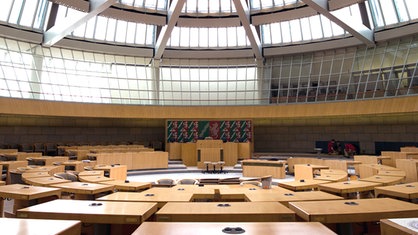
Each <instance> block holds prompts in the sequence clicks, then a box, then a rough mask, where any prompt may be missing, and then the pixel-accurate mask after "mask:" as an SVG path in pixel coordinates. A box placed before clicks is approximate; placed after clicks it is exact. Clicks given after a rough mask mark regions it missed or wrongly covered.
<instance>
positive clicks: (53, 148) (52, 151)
mask: <svg viewBox="0 0 418 235" xmlns="http://www.w3.org/2000/svg"><path fill="white" fill-rule="evenodd" d="M45 155H47V156H57V155H58V147H57V144H54V143H46V144H45Z"/></svg>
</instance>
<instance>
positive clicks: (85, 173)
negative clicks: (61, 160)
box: [78, 171, 104, 177]
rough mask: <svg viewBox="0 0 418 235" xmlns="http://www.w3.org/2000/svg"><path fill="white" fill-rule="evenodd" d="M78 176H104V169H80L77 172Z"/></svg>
mask: <svg viewBox="0 0 418 235" xmlns="http://www.w3.org/2000/svg"><path fill="white" fill-rule="evenodd" d="M78 176H79V177H84V176H104V171H82V172H80V173H78Z"/></svg>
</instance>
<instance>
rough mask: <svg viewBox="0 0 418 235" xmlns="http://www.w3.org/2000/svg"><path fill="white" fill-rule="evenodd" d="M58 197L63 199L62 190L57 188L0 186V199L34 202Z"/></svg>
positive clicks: (20, 185) (19, 185)
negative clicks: (33, 200)
mask: <svg viewBox="0 0 418 235" xmlns="http://www.w3.org/2000/svg"><path fill="white" fill-rule="evenodd" d="M54 195H56V196H57V197H58V198H59V197H61V190H60V189H57V188H49V187H40V186H29V185H24V184H8V185H3V186H0V198H13V199H20V200H32V199H38V198H44V197H49V196H54Z"/></svg>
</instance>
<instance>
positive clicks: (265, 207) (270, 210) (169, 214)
mask: <svg viewBox="0 0 418 235" xmlns="http://www.w3.org/2000/svg"><path fill="white" fill-rule="evenodd" d="M155 215H156V219H157V221H162V222H279V221H285V222H292V221H295V213H294V212H293V211H291V210H290V209H289V208H287V207H285V206H284V205H282V204H280V203H278V202H227V203H226V202H168V203H167V204H165V205H164V206H163V207H162V208H161V209H160V210H159V211H158V212H157V213H156V214H155Z"/></svg>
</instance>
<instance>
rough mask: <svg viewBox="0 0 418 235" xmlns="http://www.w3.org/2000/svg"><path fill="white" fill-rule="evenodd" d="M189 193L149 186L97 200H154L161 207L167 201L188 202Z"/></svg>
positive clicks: (191, 195)
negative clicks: (139, 190) (145, 188)
mask: <svg viewBox="0 0 418 235" xmlns="http://www.w3.org/2000/svg"><path fill="white" fill-rule="evenodd" d="M192 197H193V194H191V193H174V194H173V193H167V191H166V190H164V188H151V189H148V190H145V191H142V192H139V193H138V192H116V193H112V194H109V195H106V196H103V197H100V198H97V199H96V200H97V201H123V202H154V203H157V204H158V208H161V207H162V206H163V205H165V204H166V203H167V202H190V201H191V200H192Z"/></svg>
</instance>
